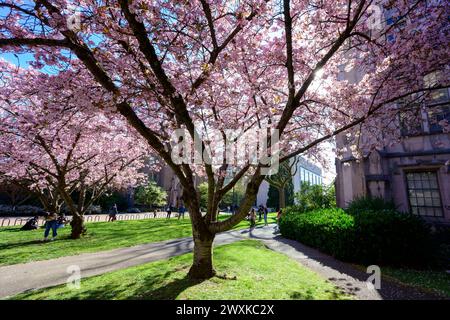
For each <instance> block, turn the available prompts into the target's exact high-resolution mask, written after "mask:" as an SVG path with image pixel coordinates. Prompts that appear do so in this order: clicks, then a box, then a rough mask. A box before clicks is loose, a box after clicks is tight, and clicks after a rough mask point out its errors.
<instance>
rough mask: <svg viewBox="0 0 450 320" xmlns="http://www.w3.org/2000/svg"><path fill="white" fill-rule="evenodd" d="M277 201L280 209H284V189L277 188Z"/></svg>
mask: <svg viewBox="0 0 450 320" xmlns="http://www.w3.org/2000/svg"><path fill="white" fill-rule="evenodd" d="M278 200H279V201H278V202H279V205H280V209H281V208H284V207H286V194H285V192H284V188H278Z"/></svg>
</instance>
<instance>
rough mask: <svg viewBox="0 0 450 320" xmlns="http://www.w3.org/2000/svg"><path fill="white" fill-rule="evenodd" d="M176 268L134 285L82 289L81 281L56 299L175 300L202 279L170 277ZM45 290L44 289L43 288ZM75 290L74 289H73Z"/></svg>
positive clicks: (31, 292) (28, 295)
mask: <svg viewBox="0 0 450 320" xmlns="http://www.w3.org/2000/svg"><path fill="white" fill-rule="evenodd" d="M176 271H177V270H172V271H168V272H165V273H162V274H154V275H151V276H148V277H145V278H144V279H143V280H140V281H139V282H137V283H136V284H134V285H130V286H119V287H118V286H117V284H114V283H108V284H105V285H101V286H98V287H96V288H92V289H89V290H83V281H82V282H81V290H80V291H78V292H77V291H74V292H73V293H74V294H73V295H70V296H68V297H64V294H63V295H62V296H61V297H60V298H56V299H70V300H116V299H120V300H175V299H176V298H177V297H178V296H179V295H180V293H182V292H183V291H185V290H186V289H188V288H190V287H192V286H195V285H197V284H200V283H201V282H203V280H192V279H189V278H188V276H187V274H185V275H184V276H183V277H181V278H175V279H171V280H168V279H169V278H171V277H172V276H173V274H174V272H176ZM44 290H45V289H44ZM75 290H76V289H75ZM35 294H36V291H34V290H29V291H26V292H24V293H22V294H21V297H20V299H27V298H31V299H33V298H35V297H34V295H35Z"/></svg>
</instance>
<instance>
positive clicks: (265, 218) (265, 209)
mask: <svg viewBox="0 0 450 320" xmlns="http://www.w3.org/2000/svg"><path fill="white" fill-rule="evenodd" d="M263 212H264V225H265V226H267V225H269V224H268V223H267V214H268V213H269V209H267V207H266V206H264V207H263Z"/></svg>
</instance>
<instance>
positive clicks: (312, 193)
mask: <svg viewBox="0 0 450 320" xmlns="http://www.w3.org/2000/svg"><path fill="white" fill-rule="evenodd" d="M295 200H296V204H295V209H296V211H300V212H305V211H311V210H315V209H323V208H333V207H336V192H335V188H334V184H333V183H332V184H330V185H329V186H323V185H311V184H310V183H309V182H303V183H302V184H301V188H300V191H299V192H297V193H296V194H295Z"/></svg>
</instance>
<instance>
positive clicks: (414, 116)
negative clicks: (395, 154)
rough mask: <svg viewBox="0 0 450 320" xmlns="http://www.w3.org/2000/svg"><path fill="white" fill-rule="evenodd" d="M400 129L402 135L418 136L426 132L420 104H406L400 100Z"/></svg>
mask: <svg viewBox="0 0 450 320" xmlns="http://www.w3.org/2000/svg"><path fill="white" fill-rule="evenodd" d="M399 105H400V108H401V111H400V114H399V116H400V130H401V134H402V136H416V135H420V134H423V133H424V130H423V119H422V111H421V110H422V109H421V107H420V106H419V105H417V104H413V105H408V106H405V105H404V103H403V102H400V104H399Z"/></svg>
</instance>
